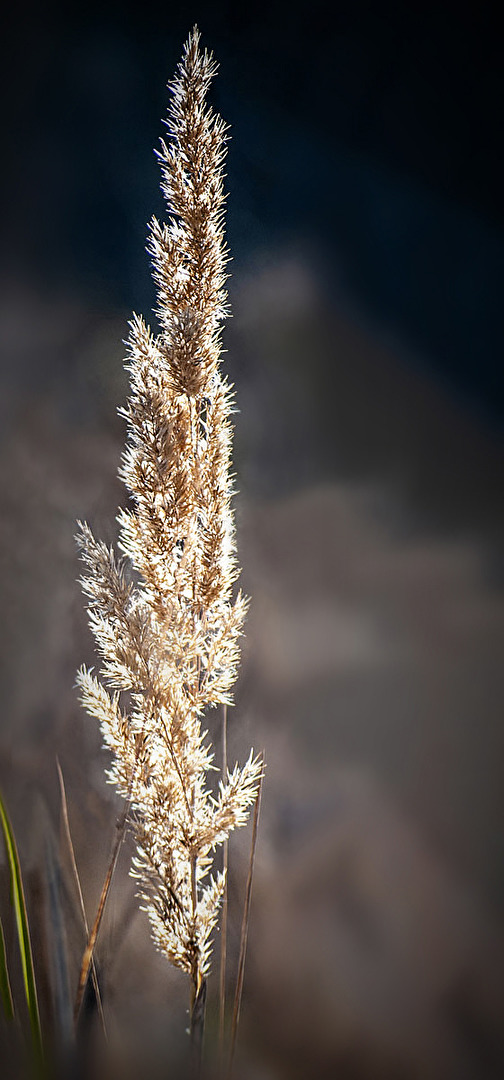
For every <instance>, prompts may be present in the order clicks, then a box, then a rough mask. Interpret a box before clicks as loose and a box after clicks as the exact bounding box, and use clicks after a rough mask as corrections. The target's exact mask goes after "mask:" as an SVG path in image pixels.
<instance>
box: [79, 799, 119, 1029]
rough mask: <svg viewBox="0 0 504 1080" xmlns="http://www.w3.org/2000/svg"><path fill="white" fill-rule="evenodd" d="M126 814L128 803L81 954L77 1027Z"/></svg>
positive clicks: (117, 856)
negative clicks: (93, 918) (89, 931)
mask: <svg viewBox="0 0 504 1080" xmlns="http://www.w3.org/2000/svg"><path fill="white" fill-rule="evenodd" d="M128 813H129V803H128V805H127V806H126V809H125V810H124V811H123V813H122V815H121V817H120V819H119V821H118V823H117V832H116V837H115V840H114V846H113V848H112V854H111V856H110V863H109V867H108V870H107V874H106V877H105V881H104V882H103V888H102V891H101V896H100V901H99V904H98V910H97V912H96V917H95V921H94V923H93V927H92V930H91V933H90V934H89V937H88V942H87V945H86V948H85V950H84V954H83V957H82V964H81V969H80V975H79V983H78V986H77V994H76V997H75V1005H74V1023H75V1025H77V1022H78V1019H79V1013H80V1009H81V1005H82V999H83V996H84V990H85V989H86V983H87V981H88V977H89V971H90V968H91V964H92V961H93V953H94V949H95V945H96V941H97V938H98V934H99V931H100V926H101V921H102V918H103V912H104V911H105V904H106V903H107V897H108V894H109V890H110V886H111V884H112V878H113V876H114V870H115V868H116V865H117V860H118V858H119V852H120V850H121V844H122V842H123V840H124V833H125V831H126V822H127V820H128Z"/></svg>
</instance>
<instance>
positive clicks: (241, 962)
mask: <svg viewBox="0 0 504 1080" xmlns="http://www.w3.org/2000/svg"><path fill="white" fill-rule="evenodd" d="M262 758H263V761H264V754H263V755H262ZM262 782H263V776H262V774H261V777H260V779H259V786H258V788H257V795H256V799H255V805H254V820H253V824H252V840H251V843H250V861H249V869H248V876H247V888H246V890H245V903H244V906H243V919H242V927H241V938H240V955H239V959H238V974H237V976H236V989H235V997H234V1006H233V1020H232V1024H231V1048H230V1051H229V1065H228V1072H227V1076H228V1080H230V1078H231V1075H232V1071H233V1063H234V1055H235V1049H236V1038H237V1035H238V1024H239V1022H240V1009H241V999H242V992H243V979H244V976H245V959H246V955H247V938H248V928H249V920H250V898H251V896H252V878H253V875H254V861H255V852H256V846H257V829H258V825H259V810H260V807H261V791H262Z"/></svg>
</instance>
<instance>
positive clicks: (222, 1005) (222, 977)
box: [219, 705, 229, 1065]
mask: <svg viewBox="0 0 504 1080" xmlns="http://www.w3.org/2000/svg"><path fill="white" fill-rule="evenodd" d="M222 775H223V776H226V775H227V705H223V708H222ZM228 857H229V842H228V840H225V841H224V844H223V846H222V872H223V874H224V878H225V880H224V892H223V895H222V916H221V949H220V973H219V1056H220V1060H221V1065H222V1063H223V1061H224V1029H225V1020H226V964H227V916H228V887H227V874H228Z"/></svg>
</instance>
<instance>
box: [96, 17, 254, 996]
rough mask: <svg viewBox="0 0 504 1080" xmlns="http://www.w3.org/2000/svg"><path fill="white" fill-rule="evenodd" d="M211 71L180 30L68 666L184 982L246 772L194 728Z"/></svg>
mask: <svg viewBox="0 0 504 1080" xmlns="http://www.w3.org/2000/svg"><path fill="white" fill-rule="evenodd" d="M215 71H216V66H215V64H214V63H213V60H212V58H211V57H210V56H209V55H208V54H207V53H206V52H205V53H202V52H201V51H200V47H199V33H198V31H197V30H196V29H195V30H194V31H193V33H192V34H191V35H190V37H189V39H188V41H187V44H186V46H185V49H184V55H183V59H182V62H181V63H180V65H179V68H178V74H177V76H176V78H175V80H174V81H173V83H171V84H170V90H171V104H170V107H169V112H168V121H167V123H168V131H169V136H170V138H169V140H168V141H167V142H164V141H163V140H162V141H161V151H160V153H159V159H160V163H161V171H162V185H161V186H162V191H163V193H164V195H165V197H166V200H167V203H168V214H169V216H168V222H167V224H165V225H163V224H160V223H159V222H158V221H157V220H156V219H155V218H154V219H153V220H152V222H151V225H150V239H149V251H150V254H151V256H152V262H153V276H154V280H155V283H156V286H157V295H158V303H157V310H156V315H157V318H158V320H159V333H158V334H157V335H156V334H154V333H152V331H151V330H150V329H149V327H148V326H147V325H146V324H145V322H144V320H143V319H142V318H141V317H140V316H137V315H135V316H134V317H133V319H132V321H131V324H130V328H131V329H130V336H129V342H128V351H129V355H128V370H129V372H130V374H131V392H130V397H129V400H128V403H127V405H126V407H125V408H124V409H123V410H121V412H122V414H123V415H124V416H125V418H126V420H127V424H128V441H127V446H126V450H125V453H124V455H123V462H122V467H121V476H122V479H123V480H124V483H125V484H126V487H127V488H128V490H129V492H130V494H131V499H132V508H131V509H128V510H123V511H121V512H120V515H119V524H120V540H119V544H120V549H121V552H122V557H121V558H118V557H117V556H116V555H115V553H114V551H113V550H112V549H110V548H108V547H107V546H106V545H105V544H104V543H102V542H100V541H98V540H95V538H94V536H93V534H92V532H91V530H90V528H89V526H88V525H86V524H84V525H81V527H80V537H79V540H80V544H81V546H82V553H83V558H84V561H85V563H86V571H87V572H86V576H85V578H84V580H83V587H84V591H85V593H86V594H87V597H88V599H89V617H90V624H91V627H92V630H93V632H94V635H95V638H96V642H97V646H98V650H99V652H100V654H101V657H102V667H101V672H100V678H99V679H98V678H96V677H95V676H94V675H93V674H92V673H91V671H87V670H85V669H82V670H81V671H80V672H79V676H78V682H79V686H80V690H81V696H82V701H83V704H84V705H85V707H86V708H87V710H88V711H89V712H90V713H91V714H93V715H94V716H95V717H97V718H98V720H99V721H100V724H101V728H102V731H103V736H104V739H105V742H106V744H107V746H108V747H109V748H110V750H111V751H112V765H111V768H110V771H109V777H110V779H111V781H112V782H113V783H114V784H115V785H116V787H117V789H118V790H119V791H120V792H121V794H122V795H123V796H124V797H125V798H126V799H127V800H128V803H129V804H130V806H131V820H132V822H133V826H134V831H135V836H136V841H137V845H138V849H137V855H136V858H135V861H134V869H133V872H134V874H135V875H136V876H137V877H138V879H139V882H140V894H141V897H142V899H143V902H144V905H145V908H146V910H147V912H148V914H149V918H150V922H151V927H152V935H153V938H154V941H155V943H156V945H157V946H158V948H159V949H160V950H161V951H162V952H163V953H164V954H165V955H166V956H167V957H168V959H169V960H170V961H171V962H172V963H173V964H175V965H176V966H177V967H179V968H182V969H183V970H184V971H186V972H187V973H188V974H189V975H190V976H191V979H192V985H193V999H194V1000H195V999H196V998H197V996H198V994H199V993H200V990H201V987H202V985H203V982H204V980H205V977H206V975H207V974H208V971H209V963H210V951H211V934H212V930H213V928H214V927H215V924H216V921H217V918H218V911H219V903H220V898H221V895H222V891H223V887H224V878H223V875H222V874H221V873H215V875H213V876H212V874H211V868H212V859H213V853H214V851H215V848H216V846H217V845H219V844H222V843H223V841H224V840H225V839H226V838H227V837H228V835H229V832H230V830H231V829H233V828H235V827H236V826H238V825H243V824H244V823H245V822H246V820H247V817H248V808H249V806H250V804H251V802H253V800H254V798H255V796H256V792H257V787H258V782H259V777H260V773H261V767H262V766H261V762H260V761H259V760H258V759H256V758H254V756H253V754H252V753H251V755H250V757H249V759H248V761H247V763H246V764H245V765H244V766H243V767H241V768H240V767H238V766H236V767H235V768H234V770H233V771H232V772H230V773H228V774H227V776H225V777H224V778H223V779H222V781H221V783H220V789H219V791H218V793H217V794H213V795H212V794H211V793H210V791H209V790H208V773H209V770H210V769H211V768H212V767H213V766H212V758H213V755H212V750H211V746H210V744H209V740H208V735H207V732H206V731H205V730H203V728H202V718H203V715H204V713H205V710H207V709H208V708H209V707H210V706H215V705H219V704H221V705H223V704H225V703H227V702H229V700H230V691H231V688H232V686H233V683H234V681H235V678H236V669H237V663H238V645H237V643H238V638H239V635H240V633H241V629H242V624H243V619H244V616H245V613H246V601H245V600H244V598H243V597H242V596H241V595H240V594H238V596H237V597H236V598H235V599H233V586H234V583H235V580H236V577H237V573H238V571H237V565H236V548H235V532H234V522H233V514H232V509H231V497H232V494H233V490H232V481H231V477H230V471H229V470H230V452H231V437H232V429H231V425H230V410H231V406H232V397H231V392H230V388H229V385H228V384H227V382H226V379H225V378H224V377H223V376H222V374H221V372H220V370H219V364H220V351H221V323H222V319H223V318H224V316H225V315H226V292H225V279H226V274H225V267H226V261H227V251H226V246H225V243H224V204H225V195H224V191H223V163H224V156H225V143H226V125H225V124H224V123H223V121H222V119H221V118H220V117H219V116H218V115H216V114H215V113H214V112H213V111H212V109H211V108H210V107H209V106H208V105H207V104H206V94H207V90H208V87H209V84H210V81H211V79H212V77H213V76H214V74H215Z"/></svg>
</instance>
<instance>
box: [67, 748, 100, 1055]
mask: <svg viewBox="0 0 504 1080" xmlns="http://www.w3.org/2000/svg"><path fill="white" fill-rule="evenodd" d="M56 768H57V770H58V780H59V785H60V793H61V814H62V818H63V828H64V830H65V837H66V841H67V846H68V851H69V854H70V863H71V866H72V873H73V876H74V881H75V886H76V889H77V895H78V897H79V905H80V909H81V914H82V921H83V924H84V930H85V932H86V942H87V941H89V924H88V921H87V915H86V908H85V906H84V897H83V895H82V888H81V883H80V877H79V871H78V869H77V861H76V858H75V851H74V846H73V842H72V833H71V831H70V820H69V817H68V804H67V797H66V790H65V781H64V779H63V772H62V769H61V765H60V763H59V760H58V758H56ZM91 978H92V980H93V989H94V992H95V998H96V1006H97V1009H98V1015H99V1017H100V1022H101V1025H102V1029H103V1034H104V1036H105V1039H107V1028H106V1025H105V1016H104V1013H103V1005H102V999H101V993H100V987H99V983H98V975H97V972H96V964H95V961H94V955H92V957H91ZM74 1018H75V1015H74Z"/></svg>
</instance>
